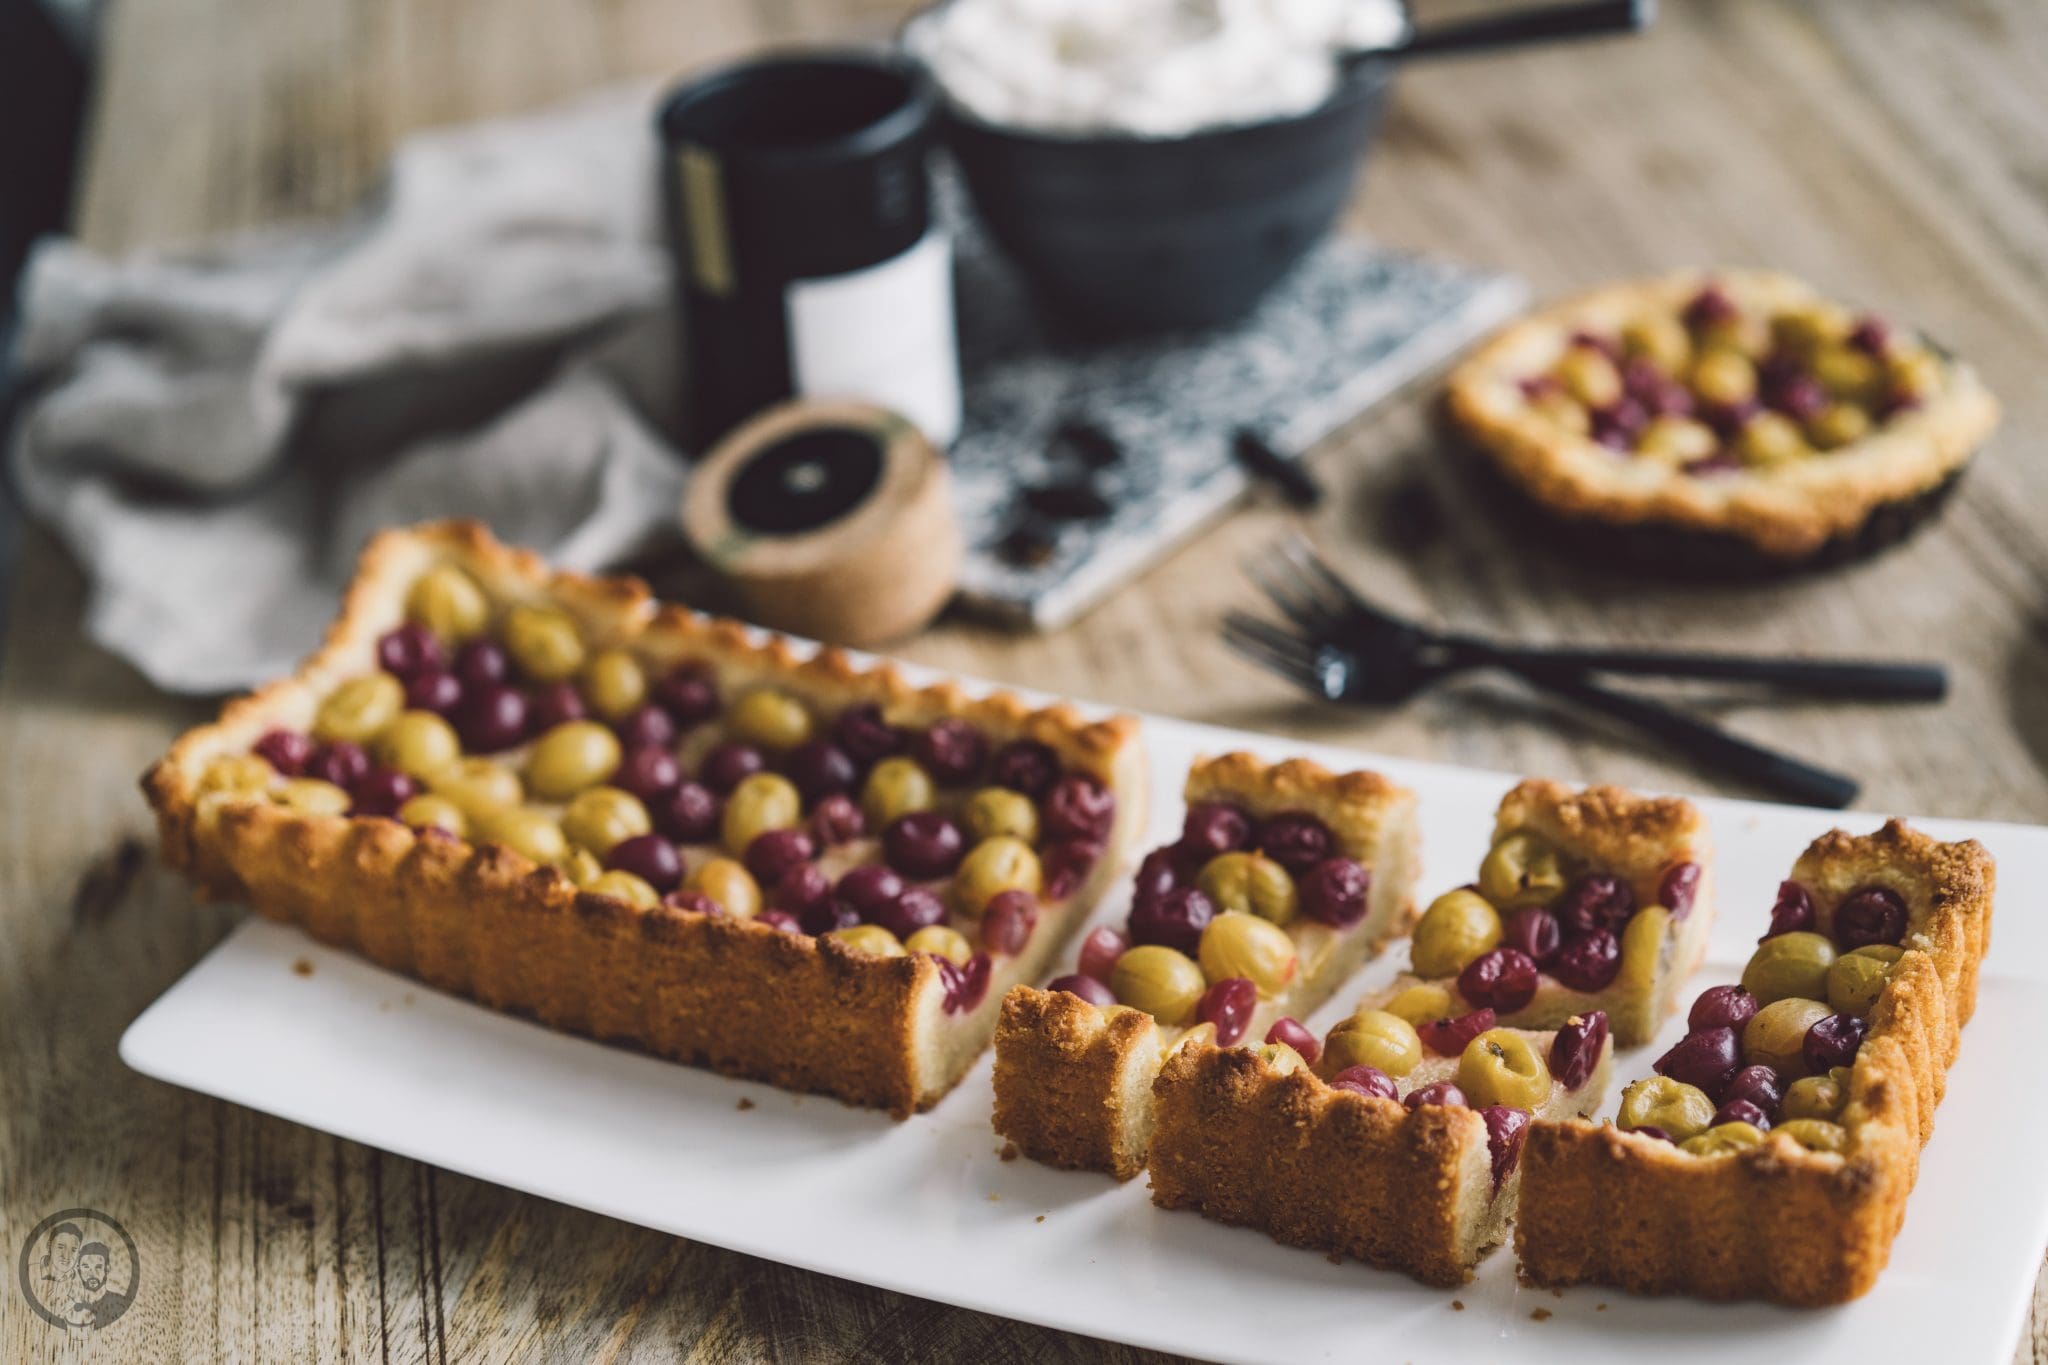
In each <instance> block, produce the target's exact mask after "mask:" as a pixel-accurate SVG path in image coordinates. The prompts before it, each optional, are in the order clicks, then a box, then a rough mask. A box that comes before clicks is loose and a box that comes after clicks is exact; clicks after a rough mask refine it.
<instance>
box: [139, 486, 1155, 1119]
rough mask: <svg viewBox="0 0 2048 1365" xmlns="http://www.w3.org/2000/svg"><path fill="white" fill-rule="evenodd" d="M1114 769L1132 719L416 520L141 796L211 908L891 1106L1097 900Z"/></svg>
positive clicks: (1133, 781) (560, 1016)
mask: <svg viewBox="0 0 2048 1365" xmlns="http://www.w3.org/2000/svg"><path fill="white" fill-rule="evenodd" d="M1144 772H1145V769H1144V763H1143V756H1142V754H1141V752H1140V750H1139V747H1138V737H1137V723H1136V721H1134V720H1132V719H1130V718H1129V717H1118V718H1115V719H1111V720H1106V721H1089V720H1086V719H1084V718H1083V717H1082V716H1081V715H1079V714H1078V713H1077V712H1075V711H1074V710H1073V709H1072V708H1070V707H1067V706H1064V705H1056V706H1052V707H1047V708H1035V707H1032V706H1030V705H1027V704H1026V703H1024V702H1023V701H1021V700H1019V699H1018V698H1016V697H1014V696H1010V695H1008V694H1004V693H996V694H993V695H990V696H986V697H970V696H968V695H967V694H966V693H965V692H964V691H962V690H961V689H960V688H959V687H958V686H956V685H953V684H950V683H941V684H938V685H936V686H932V687H923V688H920V687H915V686H912V685H911V684H910V683H909V682H907V681H906V680H905V679H904V678H903V676H902V675H901V674H900V673H898V672H897V671H896V669H895V668H893V667H891V666H890V665H888V664H875V665H860V664H856V663H855V662H854V661H853V660H851V659H850V658H848V657H847V656H846V655H844V654H842V653H840V652H838V651H836V650H831V649H820V650H815V651H810V652H805V651H799V649H798V648H797V647H796V646H795V645H793V644H792V643H791V642H790V641H788V640H785V639H782V638H780V637H776V636H763V635H760V634H758V633H756V632H753V631H751V630H750V629H749V628H747V627H744V626H741V625H740V624H738V623H736V622H730V621H716V620H710V619H707V618H703V617H700V616H697V615H695V614H693V613H691V612H689V611H686V610H684V609H682V608H680V607H673V606H664V605H661V604H658V603H657V602H655V601H654V600H653V598H652V597H651V596H650V595H649V593H648V591H647V589H646V587H645V586H644V585H643V584H641V583H639V582H637V581H635V580H632V579H623V578H618V579H590V578H584V577H580V576H577V575H573V574H567V573H558V572H551V571H550V570H549V569H548V568H547V567H546V566H545V565H544V564H543V563H542V562H541V561H540V560H539V559H538V558H536V557H535V556H533V555H531V554H528V553H525V552H523V551H518V550H513V549H510V548H508V547H506V546H503V545H501V544H499V543H498V542H496V541H495V540H493V539H492V538H491V537H490V536H489V534H488V533H486V532H485V531H484V530H483V529H482V528H481V527H478V526H476V525H473V524H468V523H443V524H439V525H431V526H423V527H419V528H415V529H412V530H403V531H391V532H386V533H384V534H383V535H380V536H378V537H377V538H376V539H375V540H373V541H372V542H371V543H370V545H369V547H368V549H367V550H366V551H365V553H364V556H363V560H362V565H361V568H360V570H359V572H358V575H357V578H356V581H355V582H354V584H353V585H352V586H351V588H350V589H349V592H348V596H347V600H346V603H345V605H344V608H343V612H342V615H341V618H340V620H339V621H338V622H337V623H336V624H335V626H334V627H333V629H332V630H331V631H330V632H329V634H328V637H327V640H326V642H325V643H324V644H323V645H322V646H321V648H320V649H319V651H318V652H317V653H315V654H314V655H313V657H312V658H310V659H309V660H308V661H307V662H306V664H305V665H304V666H303V667H302V668H301V669H300V670H299V672H298V673H297V674H296V675H295V676H294V677H292V678H290V679H287V680H285V681H282V682H279V683H275V684H272V685H270V686H268V687H265V688H263V689H261V690H260V691H258V692H257V693H255V694H254V695H253V696H249V697H245V698H242V699H240V700H238V701H235V702H231V703H230V704H229V705H228V706H227V707H226V709H225V710H224V711H223V712H222V714H221V717H220V719H219V721H218V722H216V723H215V724H212V725H207V726H203V727H201V728H199V729H197V730H194V731H192V732H190V733H189V734H187V735H185V736H184V737H183V738H181V739H180V740H179V741H178V742H177V743H176V744H175V745H174V746H173V747H172V749H171V751H170V753H169V754H168V755H167V756H166V757H165V758H164V759H163V761H162V762H160V763H158V764H157V765H156V766H155V767H154V768H152V769H151V770H150V772H149V774H148V776H147V777H146V778H145V780H144V787H145V789H146V791H147V793H148V795H149V799H150V802H151V804H152V805H153V806H154V807H155V808H156V812H157V818H158V823H159V827H160V829H161V832H162V841H163V853H164V857H165V859H166V861H168V862H169V863H170V864H171V865H172V866H174V867H176V868H179V869H181V870H182V871H184V872H185V873H186V874H187V875H189V876H190V877H191V878H192V880H193V881H194V882H196V883H197V884H198V885H199V887H200V889H201V890H202V891H204V892H206V893H208V894H210V895H213V896H218V897H226V898H234V899H240V900H244V901H246V902H247V903H248V904H250V905H251V906H253V907H254V908H255V909H256V910H257V911H258V912H260V913H262V914H264V915H267V916H270V917H271V918H273V919H279V920H284V921H287V922H289V923H294V924H297V925H299V926H301V927H302V928H304V929H305V930H306V931H307V932H308V933H310V934H312V935H313V936H314V937H315V938H318V939H321V940H323V941H325V942H328V943H333V944H337V945H339V946H342V947H345V948H350V949H353V950H355V951H357V952H360V953H362V954H364V955H365V956H367V957H369V958H371V959H373V960H375V961H376V962H378V963H380V964H382V965H383V966H386V967H389V968H392V969H393V970H396V971H401V972H405V973H408V974H410V975H412V976H415V977H418V978H419V979H420V980H422V981H425V982H426V983H428V984H429V985H432V986H435V987H438V988H440V989H443V990H448V991H452V992H455V993H457V994H461V995H466V996H469V997H471V998H473V999H475V1000H478V1001H480V1002H482V1003H484V1004H487V1005H490V1006H493V1007H495V1008H498V1009H503V1010H508V1011H512V1012H516V1013H521V1014H527V1015H531V1016H533V1017H535V1018H537V1019H539V1020H540V1021H541V1022H543V1023H545V1024H548V1025H550V1026H552V1027H556V1028H561V1029H567V1030H571V1031H573V1032H578V1033H585V1034H589V1035H591V1036H593V1037H597V1038H601V1039H606V1040H611V1041H619V1042H624V1043H629V1044H632V1045H634V1046H638V1047H642V1048H645V1049H647V1050H649V1051H651V1052H654V1053H657V1054H659V1055H661V1056H664V1057H670V1058H673V1059H676V1060H678V1061H684V1062H689V1063H692V1064H695V1065H701V1066H708V1067H711V1068H713V1069H715V1070H718V1071H722V1072H726V1073H728V1074H730V1075H736V1076H745V1077H750V1078H754V1079H758V1080H765V1081H770V1082H772V1083H774V1084H777V1085H781V1086H785V1087H788V1088H791V1089H796V1090H810V1091H818V1092H822V1093H825V1094H829V1095H836V1096H838V1097H839V1098H840V1099H843V1100H846V1101H848V1102H849V1103H853V1104H861V1105H868V1106H873V1107H877V1108H884V1109H888V1110H890V1111H892V1112H893V1113H896V1114H898V1115H903V1114H907V1113H909V1112H910V1111H912V1110H914V1109H919V1108H923V1107H926V1106H929V1105H931V1104H932V1103H934V1102H935V1101H936V1100H937V1099H938V1098H939V1097H940V1096H942V1095H944V1094H945V1093H946V1092H947V1091H948V1090H950V1089H951V1088H952V1087H953V1085H954V1084H955V1083H957V1082H958V1081H959V1079H960V1077H961V1076H962V1074H964V1073H965V1071H966V1070H967V1068H968V1066H969V1065H971V1064H972V1062H973V1060H974V1058H975V1057H976V1056H977V1055H978V1054H979V1053H980V1052H981V1050H982V1048H983V1047H985V1046H986V1045H987V1042H988V1038H989V1034H990V1032H991V1031H992V1030H993V1029H994V1026H995V1016H996V1011H997V1008H998V1002H999V1001H1000V1000H1001V998H1002V995H1003V992H1004V991H1005V990H1007V989H1008V987H1009V986H1010V985H1011V984H1012V983H1014V982H1018V981H1025V980H1036V979H1038V978H1039V977H1040V976H1041V975H1042V974H1043V973H1044V972H1045V971H1046V970H1047V968H1048V967H1049V966H1050V964H1051V962H1052V960H1053V956H1054V954H1055V953H1056V952H1058V950H1059V948H1060V946H1061V944H1062V943H1063V942H1064V940H1065V939H1066V937H1067V935H1068V932H1069V930H1070V929H1071V927H1072V926H1073V925H1074V924H1076V923H1078V922H1079V921H1080V920H1081V919H1083V918H1085V916H1086V910H1087V908H1088V906H1089V905H1091V904H1092V903H1093V901H1094V900H1095V898H1096V897H1097V896H1098V895H1099V894H1100V893H1101V891H1102V890H1103V889H1104V888H1105V887H1106V886H1108V885H1109V884H1110V882H1111V881H1112V879H1113V878H1114V876H1115V875H1116V869H1117V866H1118V863H1119V862H1120V860H1121V858H1122V856H1123V853H1124V850H1125V849H1126V847H1127V846H1128V844H1129V842H1130V840H1131V838H1132V837H1133V833H1134V831H1136V830H1137V829H1138V828H1140V827H1141V826H1142V823H1143V805H1144V789H1143V782H1144Z"/></svg>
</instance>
